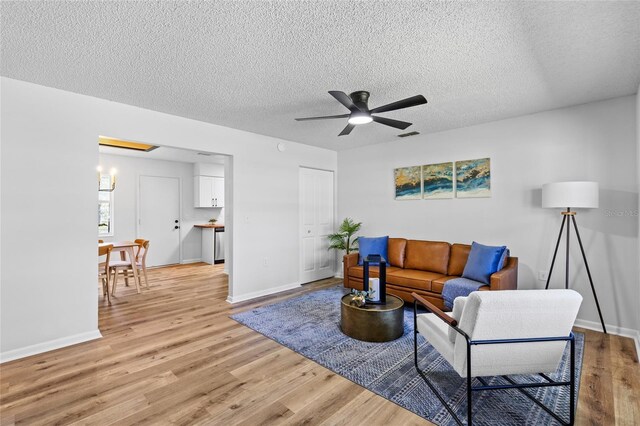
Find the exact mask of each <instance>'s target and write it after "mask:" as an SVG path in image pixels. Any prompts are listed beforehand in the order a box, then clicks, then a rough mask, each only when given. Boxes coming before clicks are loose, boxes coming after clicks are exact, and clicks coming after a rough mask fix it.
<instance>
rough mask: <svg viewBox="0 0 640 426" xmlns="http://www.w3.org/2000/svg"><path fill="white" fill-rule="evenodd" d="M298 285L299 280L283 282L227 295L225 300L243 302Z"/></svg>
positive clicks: (297, 286) (291, 288)
mask: <svg viewBox="0 0 640 426" xmlns="http://www.w3.org/2000/svg"><path fill="white" fill-rule="evenodd" d="M299 287H300V283H299V282H295V283H291V284H285V285H281V286H280V287H272V288H267V289H265V290H258V291H253V292H251V293H245V294H240V295H238V296H228V297H227V302H229V303H239V302H244V301H247V300H251V299H257V298H258V297H264V296H269V295H272V294H275V293H281V292H283V291H287V290H293V289H294V288H299Z"/></svg>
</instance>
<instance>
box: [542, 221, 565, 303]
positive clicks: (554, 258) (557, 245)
mask: <svg viewBox="0 0 640 426" xmlns="http://www.w3.org/2000/svg"><path fill="white" fill-rule="evenodd" d="M566 220H567V216H562V225H560V233H559V234H558V242H556V249H555V250H554V251H553V260H551V267H550V268H549V275H547V285H546V286H545V287H544V289H545V290H548V289H549V282H551V273H552V272H553V265H555V264H556V256H557V255H558V248H559V247H560V239H561V238H562V231H564V223H565V222H566Z"/></svg>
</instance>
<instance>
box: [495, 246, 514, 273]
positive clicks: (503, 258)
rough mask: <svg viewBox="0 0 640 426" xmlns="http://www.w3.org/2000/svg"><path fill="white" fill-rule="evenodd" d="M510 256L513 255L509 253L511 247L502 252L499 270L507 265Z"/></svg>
mask: <svg viewBox="0 0 640 426" xmlns="http://www.w3.org/2000/svg"><path fill="white" fill-rule="evenodd" d="M509 256H511V253H509V249H504V251H503V252H502V256H500V262H498V271H501V270H502V268H504V267H505V266H507V257H509ZM498 271H496V272H498Z"/></svg>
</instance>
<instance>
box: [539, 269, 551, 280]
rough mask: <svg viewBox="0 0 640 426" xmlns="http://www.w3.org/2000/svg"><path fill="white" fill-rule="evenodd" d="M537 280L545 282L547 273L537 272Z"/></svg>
mask: <svg viewBox="0 0 640 426" xmlns="http://www.w3.org/2000/svg"><path fill="white" fill-rule="evenodd" d="M538 279H539V280H540V281H546V280H547V279H549V271H538Z"/></svg>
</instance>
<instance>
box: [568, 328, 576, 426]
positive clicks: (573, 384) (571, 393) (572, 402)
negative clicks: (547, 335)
mask: <svg viewBox="0 0 640 426" xmlns="http://www.w3.org/2000/svg"><path fill="white" fill-rule="evenodd" d="M569 342H570V345H571V372H570V373H569V374H570V376H569V377H570V379H569V381H570V382H571V384H570V385H569V386H570V388H569V424H570V425H573V423H574V422H575V417H576V413H575V411H576V408H575V399H576V341H575V338H573V337H572V338H571V340H570V341H569Z"/></svg>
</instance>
